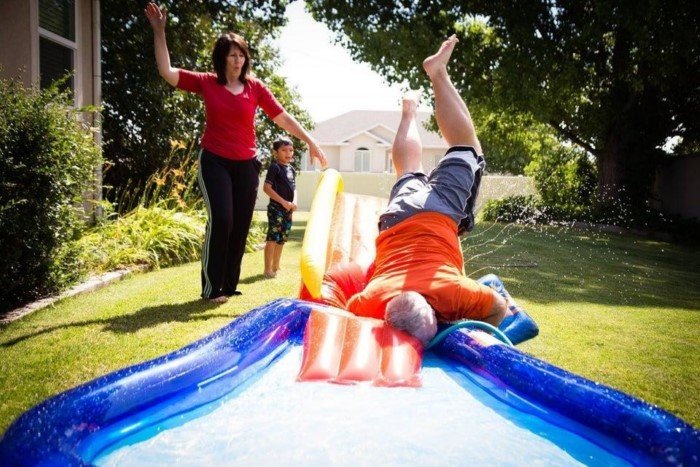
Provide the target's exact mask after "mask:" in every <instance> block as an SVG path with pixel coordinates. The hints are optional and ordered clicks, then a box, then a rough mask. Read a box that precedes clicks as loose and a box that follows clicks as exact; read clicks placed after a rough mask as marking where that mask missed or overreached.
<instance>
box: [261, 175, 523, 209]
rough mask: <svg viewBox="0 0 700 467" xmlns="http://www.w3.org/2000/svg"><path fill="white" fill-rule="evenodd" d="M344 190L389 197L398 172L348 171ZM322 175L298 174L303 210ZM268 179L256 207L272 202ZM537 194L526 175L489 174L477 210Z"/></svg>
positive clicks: (299, 194)
mask: <svg viewBox="0 0 700 467" xmlns="http://www.w3.org/2000/svg"><path fill="white" fill-rule="evenodd" d="M342 175H343V182H344V184H345V188H344V190H345V191H347V192H349V193H355V194H360V195H371V196H379V197H381V198H388V197H389V192H390V191H391V187H392V186H393V184H394V182H395V181H396V175H395V174H388V173H355V172H344V173H343V174H342ZM320 177H321V172H317V171H302V172H301V173H300V174H298V175H297V205H298V206H299V210H301V211H308V210H309V208H310V207H311V201H312V199H313V195H314V191H315V190H316V185H317V184H318V180H319V178H320ZM263 183H264V178H263V179H261V180H260V187H259V188H258V200H257V203H256V204H255V209H258V210H264V209H266V207H267V203H268V202H269V198H268V196H267V195H266V194H265V193H264V192H263V191H262V190H263ZM530 194H535V188H534V185H533V183H532V179H530V178H529V177H522V176H510V175H486V176H484V177H483V178H482V181H481V189H480V191H479V198H478V199H477V202H476V211H478V210H479V209H481V207H482V206H483V205H484V203H485V202H486V201H488V200H490V199H499V198H505V197H506V196H513V195H530Z"/></svg>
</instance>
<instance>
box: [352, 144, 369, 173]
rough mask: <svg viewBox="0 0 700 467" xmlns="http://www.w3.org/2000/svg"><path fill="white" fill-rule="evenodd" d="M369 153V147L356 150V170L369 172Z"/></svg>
mask: <svg viewBox="0 0 700 467" xmlns="http://www.w3.org/2000/svg"><path fill="white" fill-rule="evenodd" d="M369 154H370V152H369V149H367V148H357V149H356V150H355V172H369Z"/></svg>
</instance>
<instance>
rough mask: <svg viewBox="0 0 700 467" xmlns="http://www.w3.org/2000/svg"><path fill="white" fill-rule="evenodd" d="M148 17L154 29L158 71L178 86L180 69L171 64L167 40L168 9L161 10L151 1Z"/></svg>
mask: <svg viewBox="0 0 700 467" xmlns="http://www.w3.org/2000/svg"><path fill="white" fill-rule="evenodd" d="M145 13H146V18H148V22H149V23H151V28H152V29H153V45H154V48H155V52H156V64H157V65H158V73H159V74H160V76H162V77H163V79H164V80H165V81H167V82H168V84H170V85H171V86H176V85H177V82H178V79H179V70H178V69H177V68H173V67H172V66H171V65H170V53H169V52H168V43H167V41H166V40H165V23H166V20H167V15H168V10H165V9H163V10H161V9H160V7H159V6H158V5H156V4H155V3H153V2H151V3H149V4H148V6H146V10H145Z"/></svg>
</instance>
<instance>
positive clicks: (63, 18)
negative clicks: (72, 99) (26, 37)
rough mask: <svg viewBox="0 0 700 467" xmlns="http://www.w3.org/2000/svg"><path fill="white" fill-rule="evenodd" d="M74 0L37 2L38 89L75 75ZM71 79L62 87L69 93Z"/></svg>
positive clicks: (71, 88) (71, 84)
mask: <svg viewBox="0 0 700 467" xmlns="http://www.w3.org/2000/svg"><path fill="white" fill-rule="evenodd" d="M76 50H77V43H76V31H75V0H39V73H40V75H41V80H40V84H41V87H42V88H45V87H48V86H50V85H51V83H53V82H54V81H56V80H57V79H59V78H63V77H64V76H65V75H66V74H67V73H73V74H74V73H75V71H74V66H75V61H76V60H75V54H76ZM74 79H75V78H74V76H71V77H70V78H68V80H67V82H66V84H65V86H66V87H67V88H68V89H69V90H71V91H73V90H74V88H75V83H74Z"/></svg>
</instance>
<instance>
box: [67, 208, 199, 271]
mask: <svg viewBox="0 0 700 467" xmlns="http://www.w3.org/2000/svg"><path fill="white" fill-rule="evenodd" d="M204 222H205V215H204V214H203V213H202V212H201V211H189V212H179V211H176V210H174V209H166V208H163V207H158V206H155V207H149V208H145V207H137V208H136V209H134V210H133V211H131V212H130V213H128V214H126V215H124V216H122V217H118V218H116V219H112V220H107V221H104V222H102V223H101V224H100V225H97V226H96V227H94V228H93V229H91V231H90V232H88V233H86V234H85V235H84V236H83V237H82V238H81V239H80V240H79V241H78V249H79V251H81V255H80V259H81V262H82V263H83V264H84V266H85V268H87V269H88V270H90V271H91V272H102V271H109V270H113V269H118V268H123V267H128V266H133V265H139V264H143V265H148V266H150V267H154V268H160V267H165V266H172V265H175V264H180V263H185V262H188V261H194V260H196V259H197V258H199V254H200V250H201V247H202V237H203V235H204Z"/></svg>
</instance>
